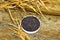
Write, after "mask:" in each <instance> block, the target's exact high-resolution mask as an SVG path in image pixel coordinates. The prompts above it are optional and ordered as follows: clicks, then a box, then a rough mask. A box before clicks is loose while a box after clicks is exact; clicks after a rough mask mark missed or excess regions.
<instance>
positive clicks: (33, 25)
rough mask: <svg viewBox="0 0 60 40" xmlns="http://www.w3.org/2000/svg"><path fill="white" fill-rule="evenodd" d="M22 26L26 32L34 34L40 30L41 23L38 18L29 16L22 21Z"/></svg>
mask: <svg viewBox="0 0 60 40" xmlns="http://www.w3.org/2000/svg"><path fill="white" fill-rule="evenodd" d="M21 26H22V27H23V29H24V30H26V31H29V32H32V31H36V30H37V29H38V28H39V26H40V22H39V20H38V19H37V18H36V17H34V16H28V17H25V18H24V19H23V20H22V22H21Z"/></svg>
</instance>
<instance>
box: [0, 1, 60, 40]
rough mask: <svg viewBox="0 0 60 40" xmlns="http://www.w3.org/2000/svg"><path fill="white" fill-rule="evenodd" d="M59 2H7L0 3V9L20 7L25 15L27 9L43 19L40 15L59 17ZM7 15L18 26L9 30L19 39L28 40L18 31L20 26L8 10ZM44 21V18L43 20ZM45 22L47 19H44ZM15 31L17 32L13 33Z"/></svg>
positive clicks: (26, 36) (24, 34) (25, 35)
mask: <svg viewBox="0 0 60 40" xmlns="http://www.w3.org/2000/svg"><path fill="white" fill-rule="evenodd" d="M59 3H60V2H59V0H57V1H56V0H8V1H3V2H1V3H0V8H7V9H8V10H9V8H15V7H17V6H18V7H20V8H22V9H23V11H24V12H25V13H27V11H26V10H27V9H28V11H30V10H31V11H32V12H36V13H37V14H39V15H42V17H44V18H45V16H44V15H43V14H42V13H44V14H53V15H60V10H59V8H60V6H59ZM9 15H10V17H11V19H12V21H13V23H14V24H15V23H17V25H18V26H16V25H13V26H14V27H15V26H16V27H17V29H16V27H15V28H14V29H11V30H12V31H13V32H14V33H16V34H17V35H18V36H19V37H20V38H22V40H25V38H27V39H28V40H30V37H29V36H28V35H27V34H26V33H24V32H23V31H22V30H21V29H20V25H19V23H18V22H17V20H15V19H14V18H13V17H12V15H11V12H10V10H9ZM45 19H46V18H45ZM46 20H47V19H46ZM15 30H17V31H15Z"/></svg>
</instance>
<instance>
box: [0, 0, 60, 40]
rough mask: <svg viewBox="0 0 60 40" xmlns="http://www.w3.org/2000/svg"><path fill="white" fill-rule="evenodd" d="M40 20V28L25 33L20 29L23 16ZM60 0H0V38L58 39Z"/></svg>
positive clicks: (18, 39)
mask: <svg viewBox="0 0 60 40" xmlns="http://www.w3.org/2000/svg"><path fill="white" fill-rule="evenodd" d="M28 15H32V16H36V17H38V18H39V20H40V21H41V26H40V30H39V31H38V32H37V33H35V34H31V35H30V34H27V33H25V32H24V31H23V30H22V29H21V25H20V24H21V20H22V18H23V17H25V16H28ZM59 15H60V0H0V40H5V39H7V40H60V16H59Z"/></svg>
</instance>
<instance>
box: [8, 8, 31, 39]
mask: <svg viewBox="0 0 60 40" xmlns="http://www.w3.org/2000/svg"><path fill="white" fill-rule="evenodd" d="M8 11H9V15H10V17H11V20H12V21H13V23H14V24H10V23H8V24H9V25H11V26H13V29H12V28H10V27H9V29H10V30H11V31H13V33H15V35H16V36H18V37H20V38H21V39H22V40H26V39H27V40H31V39H30V37H29V35H28V34H26V33H25V32H23V31H22V30H21V28H20V24H19V22H18V21H17V20H15V19H14V18H13V16H12V14H11V11H10V9H8ZM16 23H17V25H15V24H16Z"/></svg>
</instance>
